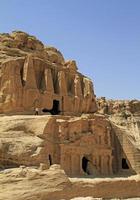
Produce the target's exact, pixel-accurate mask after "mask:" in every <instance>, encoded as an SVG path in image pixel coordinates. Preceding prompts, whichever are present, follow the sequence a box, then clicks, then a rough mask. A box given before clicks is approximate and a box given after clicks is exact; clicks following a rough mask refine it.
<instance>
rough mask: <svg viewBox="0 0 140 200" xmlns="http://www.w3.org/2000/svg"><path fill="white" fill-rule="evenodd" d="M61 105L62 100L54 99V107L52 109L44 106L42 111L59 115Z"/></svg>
mask: <svg viewBox="0 0 140 200" xmlns="http://www.w3.org/2000/svg"><path fill="white" fill-rule="evenodd" d="M59 107H60V102H59V101H58V100H53V107H52V109H47V108H43V109H42V112H43V113H47V112H49V113H51V114H52V115H58V114H60V110H59Z"/></svg>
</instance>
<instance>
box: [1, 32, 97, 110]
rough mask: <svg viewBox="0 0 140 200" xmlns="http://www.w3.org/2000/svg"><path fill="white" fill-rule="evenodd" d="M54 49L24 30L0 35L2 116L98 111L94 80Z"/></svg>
mask: <svg viewBox="0 0 140 200" xmlns="http://www.w3.org/2000/svg"><path fill="white" fill-rule="evenodd" d="M77 69H78V68H77V65H76V62H75V61H73V60H70V61H65V60H64V57H63V55H62V54H61V52H60V51H59V50H57V49H56V48H54V47H49V46H44V45H43V44H42V42H40V41H39V40H37V39H36V38H35V37H34V36H31V35H29V34H27V33H24V32H21V31H15V32H12V33H11V34H0V113H9V112H12V113H15V112H22V113H23V112H24V113H30V112H33V111H34V109H35V108H36V107H38V108H39V109H40V110H43V111H47V110H52V113H53V114H58V113H59V112H62V113H63V114H68V113H69V114H76V113H77V114H78V113H83V112H84V113H92V112H95V111H96V110H97V106H96V101H95V94H94V89H93V84H92V81H91V80H90V79H89V78H87V77H85V76H84V75H82V74H81V73H79V72H78V71H77Z"/></svg>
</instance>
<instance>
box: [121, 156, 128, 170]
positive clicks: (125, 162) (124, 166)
mask: <svg viewBox="0 0 140 200" xmlns="http://www.w3.org/2000/svg"><path fill="white" fill-rule="evenodd" d="M122 169H129V166H128V164H127V160H126V159H125V158H122Z"/></svg>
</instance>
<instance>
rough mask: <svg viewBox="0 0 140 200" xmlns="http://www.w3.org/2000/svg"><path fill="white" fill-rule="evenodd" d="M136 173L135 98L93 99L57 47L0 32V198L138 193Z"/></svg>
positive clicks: (139, 109)
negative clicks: (36, 112) (129, 99)
mask: <svg viewBox="0 0 140 200" xmlns="http://www.w3.org/2000/svg"><path fill="white" fill-rule="evenodd" d="M36 108H37V110H39V113H38V114H39V116H34V111H35V109H36ZM56 164H57V165H56ZM58 164H59V165H60V166H61V168H62V169H61V168H60V167H59V166H58ZM139 173H140V101H138V100H132V101H124V100H117V101H115V100H106V99H105V98H100V99H97V100H96V98H95V94H94V88H93V83H92V81H91V80H90V79H89V78H88V77H86V76H84V75H82V74H81V73H80V72H78V68H77V65H76V62H75V61H73V60H69V61H65V59H64V57H63V55H62V54H61V52H60V51H59V50H57V49H56V48H54V47H49V46H45V45H44V44H42V42H41V41H39V40H38V39H37V38H35V37H34V36H31V35H29V34H27V33H24V32H21V31H14V32H12V33H11V34H0V185H1V186H2V187H0V200H3V199H7V200H13V199H15V200H16V199H17V200H22V199H25V200H29V199H30V200H31V199H33V200H36V199H40V200H49V199H50V200H57V199H66V200H67V199H71V198H74V197H78V196H83V197H86V196H91V197H99V198H100V197H103V198H113V197H116V198H122V197H123V198H127V197H139V196H140V193H139V186H140V181H139V180H140V179H139ZM136 174H138V175H136ZM134 175H136V176H134ZM68 176H69V177H71V178H68ZM120 176H121V177H122V178H118V177H120ZM77 177H78V178H77ZM81 177H83V179H82V178H81ZM125 177H129V178H125ZM87 178H89V179H87ZM126 190H128V191H127V192H126ZM7 191H8V192H7Z"/></svg>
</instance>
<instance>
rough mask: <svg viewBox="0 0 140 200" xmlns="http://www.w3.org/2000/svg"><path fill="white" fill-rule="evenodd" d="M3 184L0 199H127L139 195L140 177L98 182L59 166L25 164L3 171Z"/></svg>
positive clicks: (1, 177) (1, 175) (0, 182)
mask: <svg viewBox="0 0 140 200" xmlns="http://www.w3.org/2000/svg"><path fill="white" fill-rule="evenodd" d="M0 185H1V186H2V187H0V200H3V199H6V200H28V199H30V200H52V199H53V200H60V199H65V200H70V199H76V197H77V198H78V197H80V196H82V197H87V196H91V197H93V198H101V197H103V198H107V199H110V198H113V197H115V198H117V199H118V198H120V199H122V198H123V199H125V198H127V197H139V196H140V190H139V187H140V179H139V177H138V176H135V177H131V178H118V179H117V178H116V179H109V178H108V179H96V180H95V181H93V180H92V179H82V180H79V179H69V178H68V177H67V176H66V174H65V172H64V171H63V170H62V169H61V168H60V166H58V165H52V166H51V167H50V169H48V170H41V169H37V168H33V167H30V168H29V167H28V168H26V167H24V166H21V167H20V168H14V169H10V170H5V171H3V172H0ZM126 191H127V192H126ZM80 199H81V198H80ZM101 199H102V198H101Z"/></svg>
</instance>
